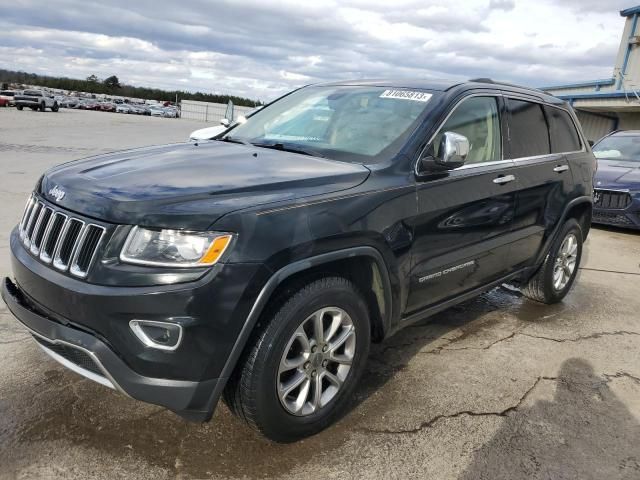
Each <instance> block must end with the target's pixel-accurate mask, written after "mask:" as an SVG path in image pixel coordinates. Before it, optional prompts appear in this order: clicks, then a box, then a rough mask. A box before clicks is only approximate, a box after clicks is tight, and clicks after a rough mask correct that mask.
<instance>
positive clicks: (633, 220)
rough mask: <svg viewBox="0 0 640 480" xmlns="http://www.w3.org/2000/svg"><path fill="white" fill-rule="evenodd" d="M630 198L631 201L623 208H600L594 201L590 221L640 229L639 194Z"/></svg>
mask: <svg viewBox="0 0 640 480" xmlns="http://www.w3.org/2000/svg"><path fill="white" fill-rule="evenodd" d="M630 198H631V202H630V203H629V205H628V206H627V207H625V208H602V207H599V206H598V204H597V203H596V204H595V205H594V206H593V218H592V223H600V224H603V225H612V226H615V227H622V228H632V229H640V195H638V194H636V195H635V196H631V197H630Z"/></svg>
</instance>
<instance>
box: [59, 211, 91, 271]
mask: <svg viewBox="0 0 640 480" xmlns="http://www.w3.org/2000/svg"><path fill="white" fill-rule="evenodd" d="M82 227H84V222H83V221H82V220H79V219H77V218H69V221H68V222H67V225H66V227H65V231H64V235H63V238H62V239H61V240H60V248H58V251H57V253H56V256H55V257H53V266H54V267H56V268H57V269H59V270H67V268H69V264H70V263H71V259H72V258H73V254H74V253H75V250H76V246H77V243H78V238H79V235H80V233H81V232H82Z"/></svg>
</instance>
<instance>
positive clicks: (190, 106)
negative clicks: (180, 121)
mask: <svg viewBox="0 0 640 480" xmlns="http://www.w3.org/2000/svg"><path fill="white" fill-rule="evenodd" d="M227 107H228V105H227V104H226V103H209V102H197V101H195V100H181V101H180V116H181V117H182V118H188V119H190V120H200V121H202V122H214V123H218V122H220V120H222V119H223V118H225V114H226V112H227ZM251 110H253V108H252V107H241V106H237V105H234V107H233V118H230V119H228V120H236V119H237V118H238V116H240V115H245V114H247V113H248V112H250V111H251Z"/></svg>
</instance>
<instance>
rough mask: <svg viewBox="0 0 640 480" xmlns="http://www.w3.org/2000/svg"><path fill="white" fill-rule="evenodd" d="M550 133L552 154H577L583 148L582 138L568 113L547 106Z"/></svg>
mask: <svg viewBox="0 0 640 480" xmlns="http://www.w3.org/2000/svg"><path fill="white" fill-rule="evenodd" d="M544 108H545V112H546V114H547V120H548V121H549V127H550V128H549V131H550V133H551V152H552V153H564V152H575V151H578V150H580V149H581V148H582V144H581V143H580V136H579V135H578V131H577V130H576V126H575V124H574V123H573V120H572V119H571V116H570V115H569V113H568V112H566V111H564V110H562V109H560V108H555V107H549V106H545V107H544Z"/></svg>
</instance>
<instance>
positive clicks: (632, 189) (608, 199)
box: [593, 130, 640, 229]
mask: <svg viewBox="0 0 640 480" xmlns="http://www.w3.org/2000/svg"><path fill="white" fill-rule="evenodd" d="M593 154H594V155H595V156H596V158H597V159H598V171H597V172H596V177H595V190H594V196H593V222H594V223H602V224H606V225H615V226H617V227H624V228H633V229H640V130H626V131H617V132H613V133H611V134H609V135H607V136H606V137H604V138H602V139H601V140H600V141H598V143H596V144H595V145H594V146H593Z"/></svg>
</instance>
